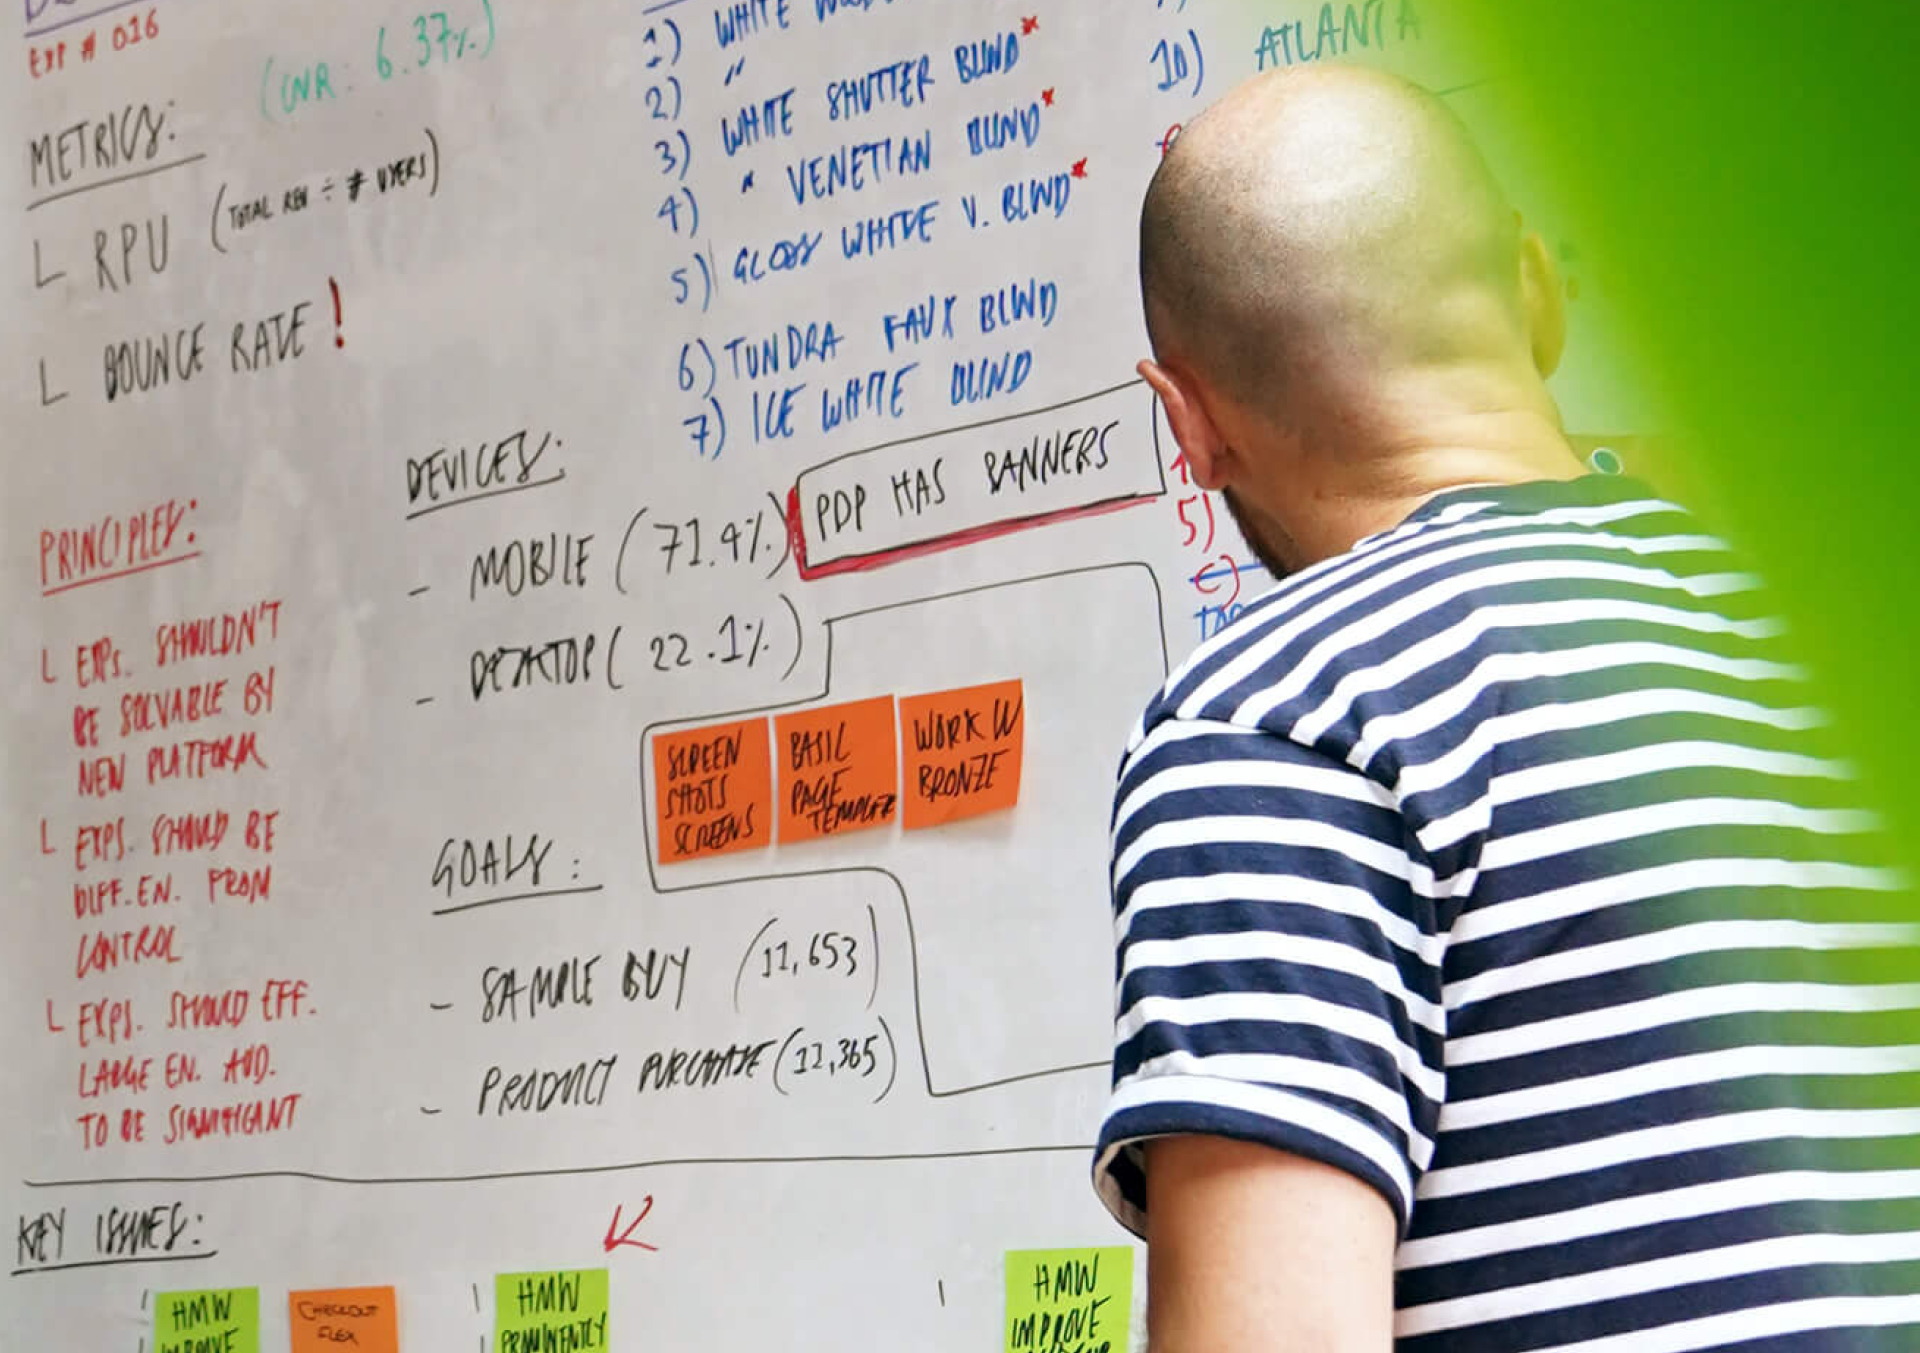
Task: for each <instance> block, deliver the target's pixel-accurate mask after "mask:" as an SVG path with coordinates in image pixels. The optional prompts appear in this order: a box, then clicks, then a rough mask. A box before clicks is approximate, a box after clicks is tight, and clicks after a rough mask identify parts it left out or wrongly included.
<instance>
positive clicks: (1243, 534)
mask: <svg viewBox="0 0 1920 1353" xmlns="http://www.w3.org/2000/svg"><path fill="white" fill-rule="evenodd" d="M1220 497H1221V498H1222V499H1223V500H1224V501H1225V502H1226V504H1227V511H1228V513H1229V514H1230V515H1231V516H1232V517H1233V524H1234V525H1235V526H1237V527H1239V528H1240V538H1241V539H1242V540H1244V541H1246V542H1247V548H1248V549H1249V550H1252V551H1253V557H1254V558H1255V559H1258V560H1259V561H1260V564H1261V566H1262V567H1263V568H1265V569H1266V570H1267V572H1269V573H1271V574H1272V575H1273V578H1274V581H1275V582H1278V581H1280V580H1281V579H1282V578H1284V577H1286V576H1287V575H1288V574H1289V573H1291V572H1293V569H1292V568H1291V567H1289V566H1288V565H1287V563H1286V562H1285V561H1284V560H1283V559H1282V558H1281V557H1280V552H1279V550H1278V548H1277V547H1276V546H1275V544H1274V542H1273V541H1272V540H1270V539H1269V538H1268V537H1267V535H1266V533H1265V532H1264V531H1263V530H1262V528H1261V526H1260V524H1259V523H1258V522H1257V521H1255V520H1254V517H1253V514H1252V512H1251V511H1250V510H1249V509H1248V508H1246V507H1245V506H1244V505H1242V504H1241V502H1240V501H1239V499H1237V498H1236V497H1234V493H1233V490H1232V489H1227V488H1223V489H1221V490H1220Z"/></svg>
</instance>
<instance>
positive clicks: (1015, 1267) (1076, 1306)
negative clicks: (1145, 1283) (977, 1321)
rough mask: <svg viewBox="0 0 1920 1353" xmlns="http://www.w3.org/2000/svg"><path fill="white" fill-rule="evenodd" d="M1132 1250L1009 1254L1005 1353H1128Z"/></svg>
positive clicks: (1104, 1248)
mask: <svg viewBox="0 0 1920 1353" xmlns="http://www.w3.org/2000/svg"><path fill="white" fill-rule="evenodd" d="M1132 1327H1133V1248H1132V1247H1131V1246H1128V1245H1103V1246H1100V1247H1098V1248H1096V1249H1087V1250H1008V1251H1007V1353H1042V1351H1043V1350H1052V1349H1062V1348H1078V1349H1084V1350H1086V1353H1126V1350H1127V1333H1128V1331H1129V1330H1130V1329H1131V1328H1132Z"/></svg>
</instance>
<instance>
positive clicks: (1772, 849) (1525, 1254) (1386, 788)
mask: <svg viewBox="0 0 1920 1353" xmlns="http://www.w3.org/2000/svg"><path fill="white" fill-rule="evenodd" d="M1803 682H1804V677H1803V674H1802V673H1801V671H1800V670H1799V669H1798V668H1796V666H1795V665H1794V663H1793V662H1792V660H1791V659H1790V657H1789V656H1788V655H1787V654H1786V653H1785V652H1784V651H1783V640H1782V638H1781V635H1780V627H1779V625H1778V624H1777V623H1776V622H1775V621H1774V620H1773V619H1772V618H1771V617H1770V616H1769V615H1768V613H1767V611H1766V609H1765V600H1764V598H1763V597H1762V595H1761V593H1760V591H1759V589H1758V584H1757V581H1756V580H1755V579H1754V578H1753V577H1751V576H1749V575H1748V574H1747V573H1746V572H1744V571H1743V570H1742V569H1741V568H1740V567H1739V566H1738V565H1737V564H1736V563H1735V562H1734V560H1733V559H1732V557H1731V555H1730V554H1729V552H1728V551H1727V550H1726V549H1725V547H1724V546H1722V545H1721V544H1720V543H1719V542H1717V541H1715V540H1713V539H1712V538H1710V537H1708V536H1706V535H1703V534H1702V533H1701V530H1700V528H1699V526H1698V524H1697V523H1695V522H1694V521H1693V520H1692V519H1691V518H1689V517H1688V516H1687V515H1686V514H1684V513H1683V512H1682V511H1681V510H1680V509H1678V508H1677V507H1675V506H1673V505H1672V504H1669V503H1665V502H1662V501H1659V500H1658V499H1657V498H1655V497H1653V496H1652V495H1651V494H1650V493H1649V492H1648V491H1647V490H1646V489H1645V487H1644V486H1642V485H1639V484H1636V483H1635V482H1634V481H1632V480H1627V479H1620V478H1613V477H1598V476H1595V477H1589V478H1586V479H1581V480H1575V481H1570V482H1567V483H1538V484H1527V485H1518V486H1512V487H1506V488H1494V489H1467V490H1456V491H1454V492H1451V493H1447V494H1443V495H1441V496H1440V497H1438V498H1435V499H1433V500H1430V501H1429V502H1428V503H1427V504H1426V505H1425V506H1424V507H1423V508H1422V509H1421V510H1420V511H1419V512H1417V513H1416V514H1414V516H1413V517H1412V518H1410V519H1409V520H1408V521H1406V522H1405V523H1403V524H1402V525H1401V526H1399V527H1397V528H1395V529H1394V530H1392V531H1389V532H1386V533H1384V534H1381V535H1378V536H1374V537H1370V538H1369V539H1367V540H1366V541H1363V542H1361V543H1360V544H1359V545H1357V546H1356V547H1355V548H1354V549H1353V550H1351V551H1349V552H1348V553H1347V554H1344V555H1342V556H1340V557H1338V558H1335V559H1330V560H1327V561H1325V562H1323V563H1321V564H1319V565H1316V566H1315V567H1313V568H1311V569H1308V570H1306V571H1304V572H1302V573H1299V574H1296V575H1294V576H1293V577H1291V578H1289V579H1287V580H1286V581H1285V582H1283V583H1281V584H1280V585H1279V586H1277V587H1276V588H1274V589H1273V591H1271V592H1270V593H1268V594H1267V595H1266V596H1265V597H1263V598H1262V599H1261V600H1260V601H1259V602H1258V603H1256V604H1255V605H1254V606H1253V607H1251V608H1249V610H1248V611H1247V613H1245V614H1244V615H1243V616H1242V617H1241V619H1240V620H1239V621H1237V622H1236V623H1235V624H1234V625H1232V626H1231V627H1229V628H1228V629H1227V630H1226V631H1225V632H1223V633H1222V634H1220V635H1218V636H1216V637H1215V639H1213V640H1211V641H1210V642H1209V643H1208V644H1206V645H1205V646H1204V647H1202V648H1201V649H1200V651H1198V652H1197V653H1196V654H1195V655H1194V656H1193V658H1192V659H1191V660H1189V661H1188V663H1187V664H1186V665H1185V666H1184V667H1183V668H1182V669H1181V670H1180V671H1179V672H1177V673H1176V674H1175V675H1174V676H1173V677H1172V679H1170V680H1169V681H1168V683H1167V685H1166V687H1165V688H1164V689H1163V690H1162V692H1161V693H1160V694H1159V696H1158V697H1157V698H1156V699H1155V700H1154V701H1153V703H1152V704H1151V705H1150V706H1149V707H1148V709H1147V712H1146V713H1145V715H1144V716H1143V717H1142V719H1141V722H1140V724H1139V726H1138V727H1137V728H1136V730H1135V732H1134V735H1133V737H1132V739H1131V741H1130V743H1129V746H1128V750H1127V755H1126V758H1125V760H1124V762H1123V764H1122V767H1121V773H1120V782H1119V786H1118V789H1117V792H1116V797H1115V807H1114V821H1113V843H1112V844H1113V888H1114V908H1115V935H1116V942H1117V946H1118V963H1117V973H1116V976H1117V981H1118V993H1117V1001H1116V1021H1115V1029H1114V1041H1115V1050H1114V1068H1113V1080H1114V1086H1113V1095H1112V1099H1111V1103H1110V1106H1109V1110H1108V1115H1107V1119H1106V1122H1105V1124H1104V1126H1103V1128H1102V1131H1101V1134H1100V1145H1099V1149H1098V1158H1097V1161H1096V1166H1095V1177H1096V1182H1097V1185H1098V1187H1099V1190H1100V1193H1101V1196H1102V1198H1103V1199H1104V1200H1105V1202H1106V1203H1107V1205H1108V1206H1109V1207H1110V1208H1111V1209H1112V1211H1113V1212H1114V1214H1115V1215H1116V1216H1117V1217H1118V1218H1119V1219H1120V1220H1121V1221H1122V1222H1123V1223H1125V1224H1126V1225H1127V1226H1129V1227H1130V1228H1132V1229H1134V1230H1136V1231H1139V1230H1140V1229H1141V1228H1142V1227H1143V1225H1144V1216H1145V1214H1144V1207H1145V1181H1144V1176H1143V1173H1142V1155H1141V1152H1140V1150H1139V1147H1138V1144H1139V1143H1140V1142H1141V1141H1142V1140H1144V1139H1147V1138H1150V1137H1154V1136H1159V1135H1164V1134H1171V1133H1207V1134H1218V1135H1225V1136H1230V1137H1238V1138H1243V1139H1247V1140H1251V1141H1256V1142H1263V1143H1267V1144H1270V1145H1273V1146H1276V1147H1279V1148H1282V1149H1284V1150H1288V1151H1292V1152H1295V1153H1298V1154H1301V1155H1305V1156H1309V1157H1313V1158H1315V1159H1318V1160H1322V1161H1326V1162H1329V1163H1332V1164H1334V1165H1337V1166H1339V1167H1341V1168H1343V1169H1346V1170H1348V1171H1351V1172H1352V1173H1353V1174H1355V1175H1357V1176H1358V1177H1359V1178H1360V1179H1362V1180H1364V1181H1366V1182H1367V1183H1368V1184H1370V1185H1372V1186H1373V1187H1374V1188H1375V1189H1377V1190H1378V1191H1379V1192H1380V1193H1381V1194H1382V1195H1383V1196H1384V1197H1385V1198H1386V1200H1387V1201H1388V1202H1389V1203H1390V1204H1391V1205H1392V1207H1393V1209H1394V1211H1395V1213H1396V1214H1397V1216H1398V1217H1399V1219H1400V1223H1401V1236H1402V1240H1401V1245H1400V1249H1399V1252H1398V1256H1397V1274H1396V1282H1395V1289H1396V1301H1397V1306H1398V1314H1397V1322H1398V1335H1399V1338H1398V1344H1397V1347H1398V1348H1399V1349H1400V1350H1401V1353H1442V1351H1443V1350H1444V1351H1447V1353H1453V1351H1456V1350H1458V1351H1464V1350H1472V1353H1500V1350H1522V1349H1524V1350H1545V1349H1563V1350H1575V1349H1577V1350H1581V1353H1614V1351H1615V1350H1619V1353H1668V1351H1669V1350H1672V1351H1674V1353H1678V1351H1679V1350H1692V1349H1709V1348H1712V1349H1723V1348H1738V1349H1750V1350H1759V1349H1767V1350H1804V1351H1811V1350H1822V1351H1823V1353H1825V1351H1828V1350H1840V1349H1845V1350H1856V1349H1876V1350H1878V1349H1903V1350H1904V1349H1920V1037H1917V1036H1916V1025H1915V1021H1914V1012H1915V1010H1916V1008H1920V957H1917V955H1920V949H1916V948H1915V930H1914V927H1913V926H1912V925H1911V924H1910V921H1911V917H1912V912H1911V911H1910V910H1909V909H1908V907H1907V905H1906V904H1907V901H1908V899H1907V897H1906V896H1905V895H1904V894H1903V891H1902V890H1903V886H1904V885H1903V882H1902V879H1901V877H1900V875H1899V874H1898V873H1897V872H1896V870H1895V869H1894V868H1893V867H1892V865H1891V862H1890V860H1889V858H1888V856H1887V851H1886V843H1885V842H1884V840H1883V838H1882V836H1881V835H1880V834H1879V832H1878V829H1877V827H1876V824H1875V822H1874V820H1873V818H1872V817H1871V815H1870V814H1868V813H1866V812H1864V811H1862V810H1861V808H1860V806H1859V804H1858V802H1857V801H1856V794H1857V790H1856V789H1855V788H1854V787H1853V786H1852V785H1851V784H1850V777H1849V773H1848V770H1847V768H1846V766H1845V765H1844V764H1842V763H1841V762H1840V761H1838V760H1837V759H1836V758H1835V755H1834V751H1833V748H1832V746H1831V745H1830V739H1831V734H1830V732H1829V731H1828V730H1827V729H1826V728H1825V726H1824V720H1823V719H1822V717H1821V715H1820V713H1819V712H1818V710H1817V709H1816V708H1815V707H1814V706H1813V705H1812V703H1811V702H1810V699H1809V695H1808V692H1807V689H1806V687H1805V685H1804V684H1803ZM1304 1224H1311V1223H1310V1221H1308V1222H1306V1223H1304Z"/></svg>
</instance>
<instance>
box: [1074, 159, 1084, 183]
mask: <svg viewBox="0 0 1920 1353" xmlns="http://www.w3.org/2000/svg"><path fill="white" fill-rule="evenodd" d="M1073 176H1074V177H1075V178H1077V179H1083V178H1085V177H1086V176H1087V162H1086V160H1084V159H1079V160H1075V161H1074V162H1073Z"/></svg>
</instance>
